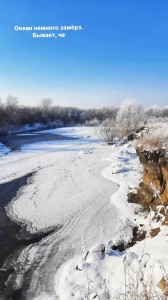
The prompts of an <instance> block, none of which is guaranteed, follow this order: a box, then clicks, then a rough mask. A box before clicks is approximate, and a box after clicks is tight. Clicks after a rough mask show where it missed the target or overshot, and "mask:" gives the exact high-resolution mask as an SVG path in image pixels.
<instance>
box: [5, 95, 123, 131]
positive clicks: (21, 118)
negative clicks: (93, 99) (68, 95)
mask: <svg viewBox="0 0 168 300" xmlns="http://www.w3.org/2000/svg"><path fill="white" fill-rule="evenodd" d="M117 111H118V108H117V107H115V106H109V107H102V108H100V109H97V108H93V109H81V108H77V107H63V106H59V105H53V102H52V99H50V98H44V99H42V100H41V101H40V103H39V105H38V106H34V107H32V106H25V105H20V104H19V101H18V99H17V97H14V96H12V95H9V96H8V97H7V99H6V101H5V103H3V102H2V101H0V133H1V134H6V133H8V132H11V131H13V130H16V129H18V128H20V127H23V126H25V125H27V124H28V125H30V126H32V125H34V124H37V123H38V124H39V123H40V124H42V125H48V126H67V125H78V124H86V125H87V124H88V125H89V124H91V125H94V124H95V125H96V124H99V123H101V122H103V121H104V120H105V119H106V118H115V117H116V114H117Z"/></svg>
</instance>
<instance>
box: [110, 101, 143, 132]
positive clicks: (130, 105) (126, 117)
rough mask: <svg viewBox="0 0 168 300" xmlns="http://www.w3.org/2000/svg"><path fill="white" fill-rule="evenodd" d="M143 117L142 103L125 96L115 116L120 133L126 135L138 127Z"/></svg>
mask: <svg viewBox="0 0 168 300" xmlns="http://www.w3.org/2000/svg"><path fill="white" fill-rule="evenodd" d="M144 119H145V113H144V109H143V107H142V105H141V104H139V103H138V102H137V101H136V100H134V99H132V98H127V99H126V100H125V101H124V102H123V103H122V104H121V106H120V109H119V111H118V113H117V117H116V121H117V127H118V129H119V131H120V134H121V135H127V134H128V133H130V132H131V131H134V130H136V129H138V128H139V126H140V124H141V123H142V122H143V121H144Z"/></svg>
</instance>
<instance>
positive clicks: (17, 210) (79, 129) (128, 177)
mask: <svg viewBox="0 0 168 300" xmlns="http://www.w3.org/2000/svg"><path fill="white" fill-rule="evenodd" d="M10 97H11V98H10V100H12V96H10ZM43 102H44V101H43ZM10 104H12V101H11V102H10ZM7 105H9V103H7V104H6V105H2V106H1V110H5V111H7V109H8V107H7ZM13 105H15V107H13V110H15V111H16V114H17V110H18V109H19V106H18V105H16V103H14V101H13ZM103 109H104V111H105V112H106V113H104V112H103V111H102V112H101V114H100V115H101V118H104V120H99V119H98V114H97V117H95V116H94V118H93V119H90V120H89V119H88V120H86V119H84V112H82V116H83V117H82V122H83V124H78V126H77V124H76V125H75V124H74V125H73V126H72V125H71V126H66V127H63V126H61V127H60V126H59V127H58V126H57V128H55V129H54V128H51V129H48V128H46V127H45V126H47V125H45V124H43V125H42V124H38V125H37V124H35V125H31V126H28V125H26V124H25V125H26V126H24V127H17V128H16V125H15V126H14V125H11V128H9V126H8V130H9V132H8V134H7V133H6V132H5V135H4V134H1V144H0V145H1V158H0V168H1V185H0V191H1V201H2V203H3V205H4V208H5V209H3V210H2V220H3V222H1V224H0V236H1V240H2V246H3V247H2V249H1V250H2V254H1V258H0V263H1V270H0V283H1V285H0V286H1V292H0V295H1V296H0V299H39V300H40V299H43V300H45V299H46V300H47V299H60V300H71V299H74V300H79V299H80V300H83V299H89V300H91V299H101V300H105V299H123V300H124V299H166V298H167V295H168V292H167V278H168V277H167V276H168V273H167V272H168V261H167V252H168V227H167V220H168V219H167V217H168V215H167V213H168V212H167V205H168V202H167V201H168V194H167V193H168V192H167V191H168V186H167V175H168V169H167V168H168V167H167V145H168V144H167V143H168V135H167V132H168V131H167V129H168V125H167V117H166V116H165V115H166V114H167V108H164V109H159V108H157V107H155V108H152V109H150V110H146V111H144V109H143V107H142V106H141V105H140V104H139V103H138V102H136V101H134V100H133V99H127V100H125V101H124V102H123V104H122V105H121V106H120V107H118V108H114V107H111V108H108V109H107V108H106V109H105V108H103ZM107 111H108V112H109V117H108V118H107V117H106V114H107ZM50 112H53V108H52V107H50V106H49V107H48V112H47V113H48V114H49V113H50ZM92 113H93V112H92ZM94 113H97V111H96V110H95V111H94ZM99 113H100V112H99ZM71 115H72V114H71ZM86 115H87V116H88V112H87V113H86ZM112 115H113V117H112ZM163 115H164V117H163ZM102 116H103V117H102ZM60 122H61V120H59V124H61V123H60ZM84 123H85V124H84ZM86 124H87V126H86ZM57 125H58V122H57ZM49 126H50V127H53V126H55V127H56V124H55V123H53V124H52V125H51V122H50V123H49V124H48V127H49ZM44 128H45V129H44ZM1 130H3V131H4V130H7V129H6V127H4V128H3V127H2V126H1ZM12 139H13V140H14V141H15V144H14V143H13V141H12ZM11 145H12V146H11ZM10 146H11V148H10ZM12 147H14V148H13V149H12ZM1 209H2V208H1ZM4 215H5V216H6V217H4ZM5 218H6V219H5ZM9 220H10V221H9ZM4 222H6V223H5V224H4ZM10 222H12V223H10ZM8 223H10V225H9V224H8ZM4 226H5V227H6V228H5V229H4ZM5 230H6V233H5V234H4V231H5ZM6 236H7V237H8V239H7V237H6ZM16 240H17V241H16Z"/></svg>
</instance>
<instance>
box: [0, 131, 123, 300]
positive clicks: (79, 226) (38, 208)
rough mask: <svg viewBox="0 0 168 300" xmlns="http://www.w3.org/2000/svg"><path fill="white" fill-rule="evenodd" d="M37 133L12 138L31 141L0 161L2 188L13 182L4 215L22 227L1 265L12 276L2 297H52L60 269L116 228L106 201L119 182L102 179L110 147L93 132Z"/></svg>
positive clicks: (112, 210) (114, 214)
mask: <svg viewBox="0 0 168 300" xmlns="http://www.w3.org/2000/svg"><path fill="white" fill-rule="evenodd" d="M34 135H35V134H34V133H33V134H32V135H24V134H21V135H20V134H19V135H17V139H18V140H20V141H24V142H25V141H26V139H29V137H30V141H29V143H26V142H25V143H24V142H23V143H22V142H20V146H19V147H20V150H21V151H16V152H14V153H9V154H8V155H7V156H4V157H2V158H1V160H0V169H1V187H3V186H4V185H6V187H9V186H11V183H12V182H13V183H14V182H15V183H18V184H16V185H15V184H14V185H13V188H11V199H10V200H12V201H11V202H10V203H9V204H8V203H7V204H8V206H7V214H8V216H9V217H10V219H11V220H12V222H17V224H19V225H21V226H22V230H21V231H20V232H19V233H18V228H17V230H16V231H17V237H18V238H19V239H20V240H19V242H18V243H17V242H16V243H14V244H16V249H18V250H19V251H15V252H13V251H12V254H11V255H10V257H9V259H8V260H7V261H6V263H5V265H4V267H3V269H4V271H7V270H8V271H9V272H8V273H6V274H8V275H9V274H10V276H9V278H8V279H7V287H6V288H5V289H4V291H3V293H2V295H3V296H2V297H4V298H1V299H9V295H10V294H12V295H13V296H10V297H11V299H18V300H19V299H36V298H37V299H57V296H56V291H55V274H56V272H57V270H58V268H59V266H60V265H61V264H62V263H63V262H65V261H67V260H68V259H70V258H72V257H74V256H76V255H79V254H81V253H82V252H84V251H85V250H86V249H87V248H89V247H91V246H93V245H94V244H96V243H100V242H102V241H105V240H108V239H110V238H111V236H113V235H116V234H117V233H118V232H119V231H120V230H121V222H120V221H119V219H118V214H117V210H116V209H115V208H114V207H113V206H112V205H111V204H110V201H109V199H110V197H111V195H112V194H113V193H114V192H115V191H116V190H117V184H115V183H112V182H111V181H109V180H107V179H105V178H103V177H102V176H101V171H102V170H103V169H104V168H105V167H107V166H108V165H109V162H108V161H105V160H103V158H106V157H108V156H109V155H110V151H111V150H110V148H108V147H106V146H104V145H102V143H100V141H99V140H98V139H97V137H96V134H95V129H94V128H84V127H76V128H62V129H56V130H50V131H44V132H43V131H42V132H39V133H38V135H39V136H40V137H38V139H39V140H33V139H34ZM49 135H51V139H50V138H49ZM54 135H55V136H54ZM58 136H59V137H60V136H61V138H57V137H58ZM62 136H65V138H64V139H63V138H62ZM45 137H47V139H45ZM17 139H16V141H17ZM16 141H15V145H16ZM8 146H9V145H8ZM15 150H17V149H15ZM24 178H25V181H24V180H23V179H24ZM20 180H23V184H21V185H20V184H19V182H20ZM7 189H8V188H7ZM13 189H15V193H14V194H13ZM8 196H9V198H10V193H9V195H8ZM17 226H18V225H17ZM14 227H15V226H14ZM19 230H20V227H19ZM13 235H15V232H14V233H13ZM13 238H15V237H13ZM15 239H16V238H15ZM16 241H17V239H16ZM8 242H9V243H10V241H8ZM14 247H15V246H14ZM16 249H15V250H16ZM11 270H12V272H11ZM5 279H6V278H5ZM14 291H15V293H13V292H14ZM5 297H6V298H5Z"/></svg>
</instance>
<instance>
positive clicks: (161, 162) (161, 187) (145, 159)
mask: <svg viewBox="0 0 168 300" xmlns="http://www.w3.org/2000/svg"><path fill="white" fill-rule="evenodd" d="M136 152H137V155H138V156H139V159H140V162H141V164H142V165H143V178H142V182H141V183H140V186H139V188H138V190H137V194H131V193H130V194H129V202H133V203H137V204H140V205H141V206H142V207H143V208H145V209H148V208H152V209H155V208H156V206H157V205H163V206H165V207H166V206H168V157H167V156H166V152H165V150H153V151H146V150H143V149H142V148H140V147H139V148H137V149H136Z"/></svg>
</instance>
